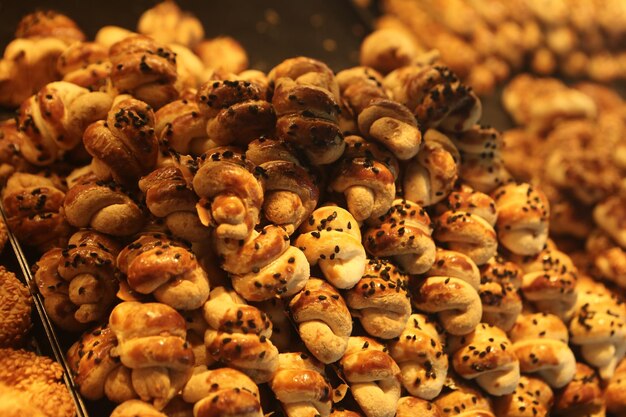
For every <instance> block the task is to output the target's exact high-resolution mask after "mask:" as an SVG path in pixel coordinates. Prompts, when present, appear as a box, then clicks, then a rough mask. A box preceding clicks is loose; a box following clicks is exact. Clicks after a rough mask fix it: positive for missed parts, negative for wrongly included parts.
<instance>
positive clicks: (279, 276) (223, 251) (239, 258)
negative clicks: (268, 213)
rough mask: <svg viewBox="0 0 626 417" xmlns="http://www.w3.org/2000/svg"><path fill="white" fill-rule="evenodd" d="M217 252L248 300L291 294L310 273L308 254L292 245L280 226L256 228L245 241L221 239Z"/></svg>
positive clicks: (239, 289)
mask: <svg viewBox="0 0 626 417" xmlns="http://www.w3.org/2000/svg"><path fill="white" fill-rule="evenodd" d="M216 251H217V253H218V254H219V256H220V258H221V259H222V268H223V269H224V270H225V271H228V272H229V273H230V278H231V280H232V285H233V288H234V289H235V291H237V293H239V294H240V295H241V296H242V297H243V298H244V299H246V300H248V301H264V300H269V299H271V298H273V297H277V296H278V297H290V296H292V295H294V294H295V293H297V292H298V291H300V290H301V289H302V287H304V285H305V284H306V282H307V280H308V279H309V276H310V275H311V273H310V267H309V263H308V261H307V257H306V256H305V254H304V253H303V252H302V250H300V249H298V248H297V247H295V246H291V244H290V241H289V235H288V234H287V231H286V230H285V229H283V228H282V227H280V226H275V225H268V226H265V227H264V228H263V229H262V230H261V231H260V232H257V231H256V230H253V231H252V234H251V235H250V237H249V238H248V239H246V240H234V239H218V240H217V241H216Z"/></svg>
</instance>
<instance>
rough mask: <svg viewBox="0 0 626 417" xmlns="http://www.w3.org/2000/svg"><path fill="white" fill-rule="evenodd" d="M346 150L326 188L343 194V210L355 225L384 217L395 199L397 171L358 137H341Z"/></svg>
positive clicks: (377, 148)
mask: <svg viewBox="0 0 626 417" xmlns="http://www.w3.org/2000/svg"><path fill="white" fill-rule="evenodd" d="M345 142H346V150H345V152H344V154H343V156H342V157H341V159H340V161H339V163H338V164H337V165H336V168H335V171H334V175H333V179H332V180H331V182H330V184H329V188H330V189H331V190H332V191H335V192H338V193H343V195H344V197H345V199H346V208H347V209H348V211H349V212H350V214H352V215H353V216H354V218H355V219H356V220H357V221H359V222H362V221H365V220H367V219H376V218H378V217H380V216H382V215H384V214H385V213H386V212H387V210H389V208H390V207H391V204H392V203H393V200H394V199H395V197H396V184H395V181H396V179H397V178H398V174H399V171H400V167H399V166H398V161H397V160H396V158H395V157H394V156H393V154H391V153H390V152H388V151H386V150H384V149H383V148H381V147H380V146H378V145H377V144H376V143H373V142H368V141H366V140H365V139H363V138H362V137H360V136H356V135H350V136H346V137H345Z"/></svg>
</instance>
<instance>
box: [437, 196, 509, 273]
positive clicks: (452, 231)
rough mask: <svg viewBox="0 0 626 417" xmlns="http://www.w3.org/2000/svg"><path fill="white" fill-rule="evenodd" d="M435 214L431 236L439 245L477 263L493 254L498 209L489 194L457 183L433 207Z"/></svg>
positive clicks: (495, 245) (495, 244) (480, 263)
mask: <svg viewBox="0 0 626 417" xmlns="http://www.w3.org/2000/svg"><path fill="white" fill-rule="evenodd" d="M435 213H436V217H435V231H434V233H433V237H434V239H435V240H436V241H437V242H438V243H439V244H441V245H442V246H444V247H446V248H448V249H450V250H453V251H456V252H461V253H462V254H465V255H467V256H469V257H470V258H471V259H472V261H473V262H474V263H476V264H477V265H482V264H484V263H486V262H487V261H489V259H491V258H492V257H493V256H495V255H496V251H497V249H498V241H497V240H496V232H495V230H494V225H495V224H496V219H497V218H498V211H497V208H496V205H495V202H494V200H493V199H492V198H491V197H489V196H488V195H486V194H484V193H481V192H480V191H475V190H473V189H472V188H471V187H469V186H467V185H461V187H459V188H458V189H457V190H455V191H453V192H452V193H451V194H450V195H448V197H447V198H446V199H445V200H444V201H442V202H441V203H439V204H438V205H437V206H435Z"/></svg>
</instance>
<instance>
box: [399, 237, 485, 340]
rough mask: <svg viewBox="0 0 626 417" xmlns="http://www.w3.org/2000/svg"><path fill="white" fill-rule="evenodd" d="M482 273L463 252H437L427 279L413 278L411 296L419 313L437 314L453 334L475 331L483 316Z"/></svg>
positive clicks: (447, 329) (445, 327)
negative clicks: (479, 289) (480, 289)
mask: <svg viewBox="0 0 626 417" xmlns="http://www.w3.org/2000/svg"><path fill="white" fill-rule="evenodd" d="M479 285H480V273H479V271H478V267H477V266H476V264H474V262H472V260H471V259H470V258H469V257H468V256H465V255H463V254H462V253H460V252H454V251H448V250H444V249H437V252H436V256H435V262H434V264H433V266H432V267H431V268H430V269H429V270H428V271H427V272H426V275H425V276H424V278H419V279H417V278H413V279H412V282H411V286H412V288H411V293H412V295H413V305H415V307H416V308H417V309H418V310H421V311H426V312H428V313H437V314H438V318H439V320H440V321H441V324H442V326H443V328H444V329H446V331H447V332H448V333H450V334H454V335H464V334H468V333H470V332H472V331H473V330H474V328H475V327H476V326H477V325H478V323H480V319H481V317H482V314H483V310H482V305H481V303H480V297H479V295H478V288H479Z"/></svg>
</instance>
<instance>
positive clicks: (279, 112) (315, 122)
mask: <svg viewBox="0 0 626 417" xmlns="http://www.w3.org/2000/svg"><path fill="white" fill-rule="evenodd" d="M268 77H269V79H270V83H273V86H274V91H273V95H272V104H273V105H274V109H275V110H276V117H277V122H276V135H277V136H278V137H279V138H280V139H282V140H284V141H286V142H288V143H293V144H294V145H295V146H296V147H298V148H300V149H302V151H303V152H304V153H305V154H306V156H307V157H308V159H309V160H310V162H311V163H312V164H313V165H327V164H330V163H332V162H335V161H336V160H337V159H339V157H341V155H342V154H343V151H344V148H345V143H344V140H343V135H342V134H341V131H340V129H339V124H338V122H339V111H340V108H339V105H338V102H339V87H338V85H337V81H336V80H335V76H334V74H333V72H332V70H331V69H330V68H328V66H326V64H324V63H323V62H320V61H317V60H314V59H311V58H305V57H297V58H291V59H287V60H285V61H283V62H281V63H280V64H278V65H277V66H276V67H274V68H273V69H272V70H271V71H270V73H269V75H268Z"/></svg>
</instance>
